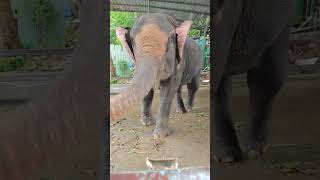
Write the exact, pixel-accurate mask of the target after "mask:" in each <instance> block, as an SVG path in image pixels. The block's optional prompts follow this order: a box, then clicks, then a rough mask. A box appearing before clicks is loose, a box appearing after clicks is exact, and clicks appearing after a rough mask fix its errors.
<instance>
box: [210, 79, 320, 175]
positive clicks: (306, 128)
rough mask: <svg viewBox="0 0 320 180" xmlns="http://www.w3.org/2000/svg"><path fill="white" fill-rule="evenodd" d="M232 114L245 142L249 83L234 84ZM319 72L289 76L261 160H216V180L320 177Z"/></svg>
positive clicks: (277, 105) (275, 106)
mask: <svg viewBox="0 0 320 180" xmlns="http://www.w3.org/2000/svg"><path fill="white" fill-rule="evenodd" d="M233 86H234V87H233V109H232V110H233V117H234V120H235V123H236V124H237V127H238V130H239V135H240V137H241V138H242V144H243V143H244V140H243V139H244V138H243V137H244V134H245V133H244V127H245V124H246V121H247V119H248V90H247V88H246V84H234V85H233ZM319 108H320V74H317V75H312V78H308V80H307V79H302V78H299V79H290V80H289V81H288V82H287V84H286V85H285V87H284V88H283V89H282V91H281V93H280V94H279V96H278V98H277V99H276V101H275V105H274V108H273V113H272V121H271V124H270V129H269V130H270V131H269V132H270V133H269V137H270V141H269V143H270V146H269V148H268V149H267V151H266V154H265V155H264V156H263V158H261V159H257V160H253V161H246V162H243V163H240V164H236V165H218V164H217V163H214V165H213V168H214V174H212V175H211V176H213V177H214V179H216V180H221V179H254V180H255V179H257V180H270V179H281V180H287V179H288V180H289V179H290V180H319V179H320V141H319V137H320V131H319V128H320V109H319Z"/></svg>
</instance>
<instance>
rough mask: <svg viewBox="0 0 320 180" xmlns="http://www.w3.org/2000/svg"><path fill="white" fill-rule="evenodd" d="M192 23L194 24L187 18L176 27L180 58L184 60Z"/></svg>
mask: <svg viewBox="0 0 320 180" xmlns="http://www.w3.org/2000/svg"><path fill="white" fill-rule="evenodd" d="M191 25H192V21H190V20H187V21H184V22H182V23H181V24H180V25H179V26H178V27H176V34H177V44H178V51H179V57H180V60H182V55H183V50H184V45H185V43H186V39H187V36H188V32H189V29H190V27H191Z"/></svg>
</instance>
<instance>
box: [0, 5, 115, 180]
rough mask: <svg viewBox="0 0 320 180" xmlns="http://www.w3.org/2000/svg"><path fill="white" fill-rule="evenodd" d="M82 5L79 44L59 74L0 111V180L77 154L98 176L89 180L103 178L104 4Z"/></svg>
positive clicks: (14, 179) (22, 178) (26, 175)
mask: <svg viewBox="0 0 320 180" xmlns="http://www.w3.org/2000/svg"><path fill="white" fill-rule="evenodd" d="M81 7H82V8H83V9H82V12H81V23H80V24H81V27H80V36H79V45H78V46H77V47H76V48H75V52H74V54H73V57H72V60H71V62H70V64H68V66H67V67H65V71H64V72H63V73H62V74H63V76H62V78H61V79H60V78H59V79H58V80H56V81H54V82H52V83H49V87H48V88H47V89H46V90H45V92H42V93H39V94H37V96H35V97H33V98H32V100H31V101H30V102H28V103H27V104H25V105H22V106H20V107H17V110H16V111H9V112H7V113H5V114H3V115H2V114H1V117H0V142H1V143H0V179H1V180H26V179H34V178H35V177H34V176H35V175H37V174H40V173H41V172H42V173H43V169H44V170H46V169H45V168H47V167H48V165H50V164H51V162H66V163H67V164H68V165H69V163H71V162H72V161H70V160H79V157H78V156H81V157H80V158H81V159H80V160H83V158H82V157H86V156H90V160H91V162H93V165H92V166H94V167H90V168H92V170H93V171H94V172H96V173H97V176H96V177H89V176H87V178H88V179H97V178H99V179H106V178H107V177H106V176H107V174H106V173H107V167H106V166H107V164H108V163H107V162H106V161H107V159H108V158H107V157H106V156H107V146H108V145H107V135H108V134H109V133H107V132H108V130H109V128H108V130H106V128H103V127H107V126H105V124H109V122H108V123H106V121H109V118H108V116H109V114H108V112H109V108H107V107H108V106H107V105H108V103H107V102H108V101H107V97H108V96H106V94H107V92H108V88H107V85H106V83H105V81H106V74H107V68H108V66H107V64H106V61H105V60H106V58H107V57H108V55H107V51H106V49H108V47H107V42H108V41H107V31H106V29H105V27H106V26H107V13H106V11H107V2H106V1H82V2H81ZM102 135H103V137H101V136H102ZM84 146H85V147H88V149H89V151H83V150H84V149H83V148H84ZM100 147H102V148H101V149H100ZM85 150H87V149H85ZM76 154H77V155H76ZM101 165H103V167H101ZM49 167H50V166H49ZM66 167H67V165H66ZM70 167H72V166H70ZM101 168H102V169H101ZM100 173H101V174H100ZM98 176H99V177H98ZM69 178H70V177H69Z"/></svg>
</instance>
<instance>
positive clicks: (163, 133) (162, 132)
mask: <svg viewBox="0 0 320 180" xmlns="http://www.w3.org/2000/svg"><path fill="white" fill-rule="evenodd" d="M170 133H171V132H170V129H169V128H168V127H167V128H155V129H154V131H153V137H154V139H159V138H160V139H161V138H165V137H167V136H169V135H170Z"/></svg>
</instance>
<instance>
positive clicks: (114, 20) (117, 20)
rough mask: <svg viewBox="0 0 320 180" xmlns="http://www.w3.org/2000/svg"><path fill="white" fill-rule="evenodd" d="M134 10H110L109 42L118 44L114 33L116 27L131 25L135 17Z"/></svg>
mask: <svg viewBox="0 0 320 180" xmlns="http://www.w3.org/2000/svg"><path fill="white" fill-rule="evenodd" d="M137 16H138V14H137V13H135V12H115V11H111V12H110V44H120V41H119V40H118V38H117V35H116V28H117V27H131V26H132V25H133V23H134V21H135V19H136V18H137Z"/></svg>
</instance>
